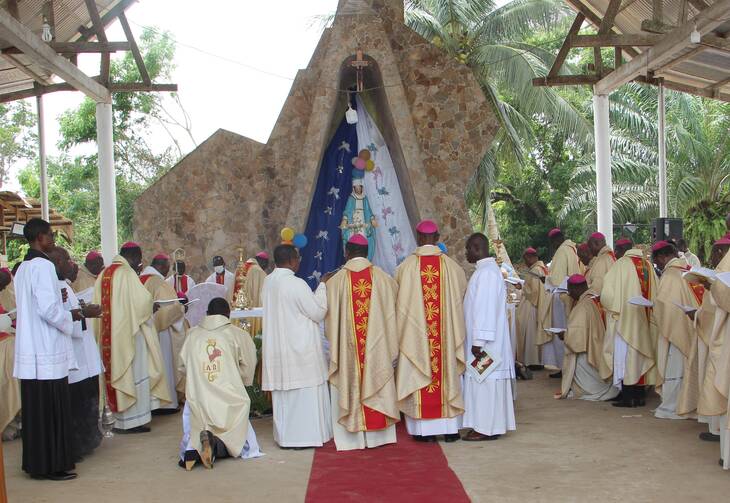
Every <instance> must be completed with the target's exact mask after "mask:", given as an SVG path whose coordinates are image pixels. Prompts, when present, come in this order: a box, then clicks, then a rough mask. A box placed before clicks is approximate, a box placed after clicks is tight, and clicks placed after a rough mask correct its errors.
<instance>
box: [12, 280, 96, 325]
mask: <svg viewBox="0 0 730 503" xmlns="http://www.w3.org/2000/svg"><path fill="white" fill-rule="evenodd" d="M91 286H94V285H93V284H92V285H91ZM0 306H2V307H3V309H5V312H6V313H7V312H9V311H12V310H13V309H15V308H16V307H17V306H16V305H15V284H14V282H13V280H12V279H11V280H10V283H9V284H8V286H6V287H5V289H4V290H3V291H2V292H0ZM10 317H11V318H12V319H15V315H14V314H13V315H11V316H10Z"/></svg>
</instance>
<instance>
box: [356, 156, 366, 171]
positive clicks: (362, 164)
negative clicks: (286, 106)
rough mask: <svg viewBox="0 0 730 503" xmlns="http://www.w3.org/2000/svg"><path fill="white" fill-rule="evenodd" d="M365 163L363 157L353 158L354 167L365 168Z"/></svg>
mask: <svg viewBox="0 0 730 503" xmlns="http://www.w3.org/2000/svg"><path fill="white" fill-rule="evenodd" d="M366 164H367V163H366V162H365V159H360V158H359V157H358V158H357V159H355V167H356V168H357V169H365V165H366Z"/></svg>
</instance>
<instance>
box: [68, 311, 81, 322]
mask: <svg viewBox="0 0 730 503" xmlns="http://www.w3.org/2000/svg"><path fill="white" fill-rule="evenodd" d="M71 319H72V320H74V321H81V320H83V319H84V315H83V314H82V312H81V309H72V310H71Z"/></svg>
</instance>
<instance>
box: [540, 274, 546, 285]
mask: <svg viewBox="0 0 730 503" xmlns="http://www.w3.org/2000/svg"><path fill="white" fill-rule="evenodd" d="M540 283H542V284H543V285H544V284H545V276H540Z"/></svg>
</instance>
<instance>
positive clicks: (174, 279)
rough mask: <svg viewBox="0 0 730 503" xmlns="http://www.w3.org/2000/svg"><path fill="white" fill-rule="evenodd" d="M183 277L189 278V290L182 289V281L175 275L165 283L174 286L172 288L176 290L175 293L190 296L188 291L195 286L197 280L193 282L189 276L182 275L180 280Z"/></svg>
mask: <svg viewBox="0 0 730 503" xmlns="http://www.w3.org/2000/svg"><path fill="white" fill-rule="evenodd" d="M182 276H185V277H186V278H187V288H183V287H182V281H179V280H178V277H177V276H175V274H174V273H173V275H172V276H170V277H169V278H167V279H166V280H165V281H166V282H167V284H168V285H172V287H173V288H174V289H175V292H182V293H184V294H185V295H187V294H188V291H189V290H190V289H191V288H192V287H194V286H195V280H193V278H191V277H190V276H188V275H187V274H183V275H181V276H180V278H182Z"/></svg>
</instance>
